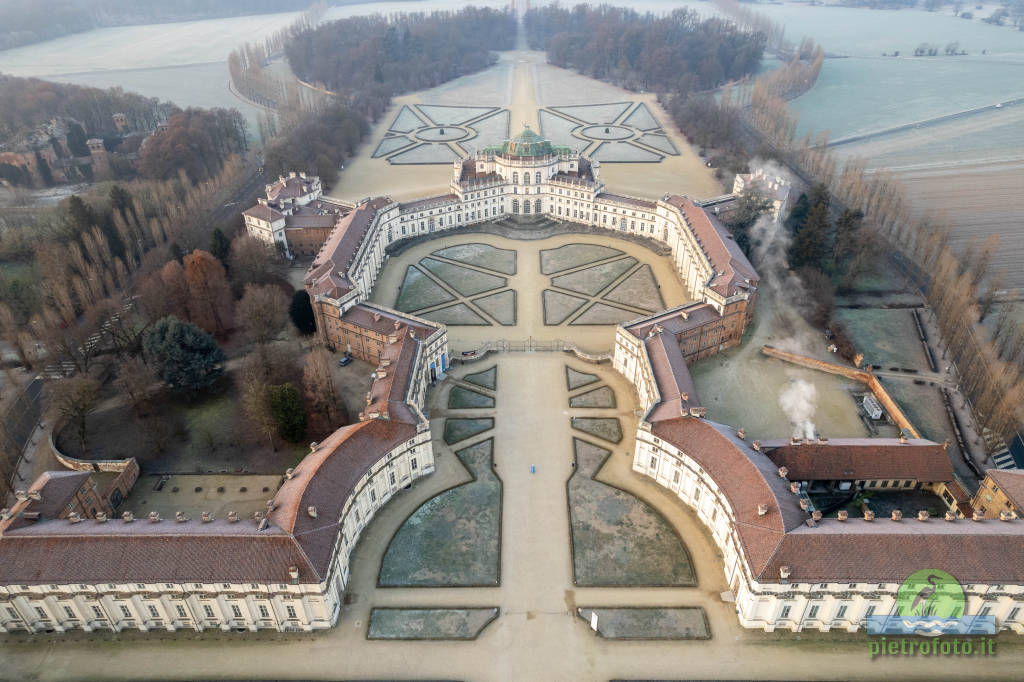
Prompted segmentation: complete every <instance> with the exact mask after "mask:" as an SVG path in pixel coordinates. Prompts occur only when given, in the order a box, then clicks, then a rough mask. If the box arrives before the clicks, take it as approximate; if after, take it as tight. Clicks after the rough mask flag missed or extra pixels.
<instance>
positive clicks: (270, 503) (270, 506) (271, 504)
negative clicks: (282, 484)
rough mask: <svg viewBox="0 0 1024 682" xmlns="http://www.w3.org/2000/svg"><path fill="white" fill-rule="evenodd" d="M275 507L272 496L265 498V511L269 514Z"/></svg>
mask: <svg viewBox="0 0 1024 682" xmlns="http://www.w3.org/2000/svg"><path fill="white" fill-rule="evenodd" d="M275 509H277V503H276V502H274V498H270V499H269V500H267V513H268V514H269V513H270V512H272V511H274V510H275Z"/></svg>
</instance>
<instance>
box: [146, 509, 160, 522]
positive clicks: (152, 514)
mask: <svg viewBox="0 0 1024 682" xmlns="http://www.w3.org/2000/svg"><path fill="white" fill-rule="evenodd" d="M159 521H160V514H159V513H157V512H155V511H151V512H149V522H150V523H159Z"/></svg>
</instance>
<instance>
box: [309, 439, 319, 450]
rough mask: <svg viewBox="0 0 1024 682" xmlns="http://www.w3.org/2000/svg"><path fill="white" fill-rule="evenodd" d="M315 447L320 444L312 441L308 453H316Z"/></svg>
mask: <svg viewBox="0 0 1024 682" xmlns="http://www.w3.org/2000/svg"><path fill="white" fill-rule="evenodd" d="M317 445H320V443H317V442H316V441H313V442H312V443H310V444H309V451H310V452H316V446H317Z"/></svg>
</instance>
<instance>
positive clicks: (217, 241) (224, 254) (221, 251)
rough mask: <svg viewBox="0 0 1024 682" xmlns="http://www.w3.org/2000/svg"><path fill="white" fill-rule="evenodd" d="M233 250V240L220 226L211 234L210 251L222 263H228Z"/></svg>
mask: <svg viewBox="0 0 1024 682" xmlns="http://www.w3.org/2000/svg"><path fill="white" fill-rule="evenodd" d="M230 252H231V240H230V239H228V237H227V235H226V234H224V231H223V230H221V229H220V228H219V227H218V228H217V229H215V230H214V231H213V234H211V235H210V253H212V254H213V256H214V258H216V259H217V260H219V261H220V262H221V263H224V264H227V262H228V260H227V259H228V254H229V253H230Z"/></svg>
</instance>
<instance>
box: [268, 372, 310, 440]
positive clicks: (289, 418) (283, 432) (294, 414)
mask: <svg viewBox="0 0 1024 682" xmlns="http://www.w3.org/2000/svg"><path fill="white" fill-rule="evenodd" d="M270 413H271V414H272V415H273V417H274V421H275V422H276V423H277V435H279V436H281V438H283V439H285V440H286V441H289V442H291V443H298V442H299V441H300V440H302V439H303V438H304V437H305V436H306V407H305V405H303V403H302V393H300V392H299V389H297V388H296V387H295V385H294V384H291V383H288V384H279V385H277V386H271V387H270Z"/></svg>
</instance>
